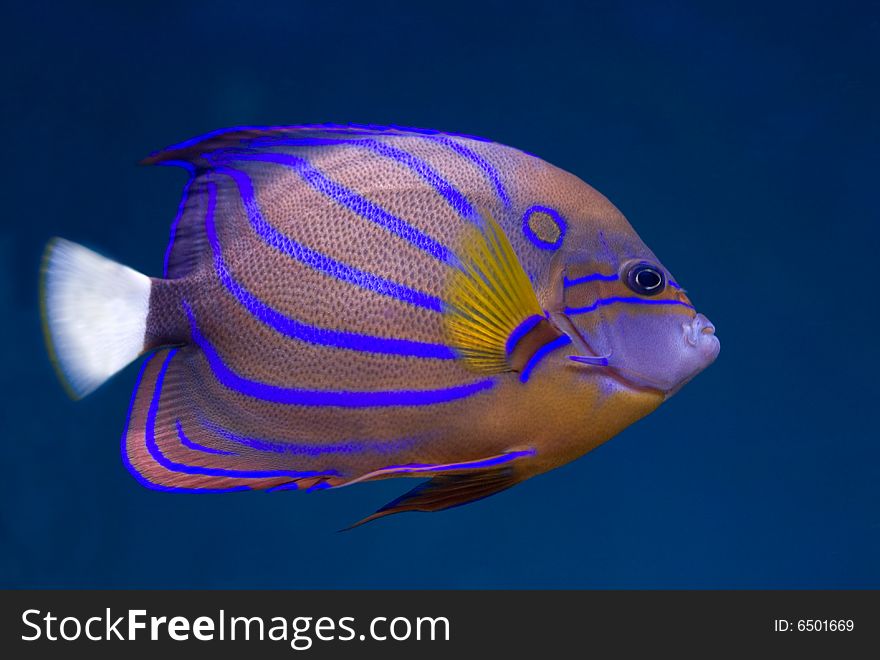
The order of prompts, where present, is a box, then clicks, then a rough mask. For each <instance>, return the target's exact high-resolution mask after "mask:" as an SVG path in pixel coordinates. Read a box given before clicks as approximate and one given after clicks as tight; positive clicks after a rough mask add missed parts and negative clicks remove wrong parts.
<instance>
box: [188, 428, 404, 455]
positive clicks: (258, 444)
mask: <svg viewBox="0 0 880 660" xmlns="http://www.w3.org/2000/svg"><path fill="white" fill-rule="evenodd" d="M201 424H202V426H203V427H204V428H205V429H207V430H208V431H211V432H212V433H215V434H216V435H219V436H220V437H221V438H223V439H224V440H229V441H230V442H234V443H236V444H240V445H243V446H245V447H248V448H250V449H254V450H256V451H262V452H272V453H276V454H298V455H305V456H321V455H323V454H352V453H357V452H361V451H364V450H366V449H367V448H369V449H370V450H373V451H376V452H377V453H380V454H387V453H391V452H395V451H399V450H401V449H407V448H409V447H411V446H412V445H413V444H415V443H416V442H417V441H416V440H414V439H413V440H409V439H408V440H392V441H390V442H377V441H361V440H350V441H348V442H344V443H336V444H327V445H315V444H304V443H301V442H289V441H281V440H274V439H273V440H270V439H266V438H253V437H246V436H242V435H239V434H237V433H233V432H232V431H230V430H229V429H226V428H224V427H222V426H220V425H219V424H216V423H215V422H211V421H208V420H201Z"/></svg>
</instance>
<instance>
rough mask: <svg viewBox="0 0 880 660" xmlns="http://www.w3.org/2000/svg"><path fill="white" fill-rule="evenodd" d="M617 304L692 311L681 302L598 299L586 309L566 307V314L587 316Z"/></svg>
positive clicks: (689, 306)
mask: <svg viewBox="0 0 880 660" xmlns="http://www.w3.org/2000/svg"><path fill="white" fill-rule="evenodd" d="M618 303H622V304H626V305H681V306H682V307H687V308H688V309H694V306H693V305H688V304H687V303H686V302H682V301H681V300H646V299H644V298H618V297H613V298H599V300H597V301H596V302H594V303H593V304H592V305H587V306H586V307H566V308H565V310H564V311H565V313H566V314H588V313H590V312H594V311H596V310H597V309H599V308H600V307H607V306H608V305H616V304H618Z"/></svg>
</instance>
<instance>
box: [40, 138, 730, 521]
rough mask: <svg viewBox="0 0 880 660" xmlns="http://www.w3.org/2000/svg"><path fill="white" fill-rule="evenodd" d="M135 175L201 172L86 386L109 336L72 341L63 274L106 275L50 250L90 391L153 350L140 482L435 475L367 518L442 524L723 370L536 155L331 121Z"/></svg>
mask: <svg viewBox="0 0 880 660" xmlns="http://www.w3.org/2000/svg"><path fill="white" fill-rule="evenodd" d="M146 162H147V163H151V164H158V165H175V166H180V167H183V168H185V169H186V170H187V171H188V172H189V174H190V180H189V182H188V183H187V185H186V188H185V191H184V196H183V200H182V201H181V205H180V209H179V212H178V216H177V218H176V219H175V221H174V223H173V225H172V232H171V242H170V244H169V247H168V250H167V253H166V257H165V264H164V273H163V277H162V278H151V279H149V280H148V282H147V283H145V282H144V279H142V278H144V276H141V275H140V274H137V273H134V271H130V272H128V270H127V269H126V270H124V271H120V273H121V274H119V276H118V277H116V278H115V280H114V281H115V282H116V283H117V286H122V285H123V284H125V283H126V282H127V283H128V286H127V289H126V290H123V291H113V292H111V293H110V294H108V293H107V292H105V291H99V292H98V293H96V294H95V295H97V296H98V297H99V298H102V299H104V300H106V299H107V298H108V295H109V297H110V298H113V299H115V300H117V301H118V302H119V304H118V305H117V306H116V309H115V311H114V312H113V316H114V319H113V322H112V323H104V325H105V326H108V327H109V326H113V327H117V328H118V327H120V326H123V327H125V328H126V329H125V332H124V333H123V334H124V336H125V337H128V338H129V339H128V342H127V346H126V347H125V350H123V349H119V350H118V351H116V352H119V354H120V355H119V357H118V358H114V359H115V362H114V359H109V358H108V360H109V362H108V364H106V365H103V366H102V368H101V369H97V370H94V369H92V371H94V372H95V373H89V369H90V368H91V365H92V363H93V362H94V361H95V360H96V359H97V358H95V357H89V358H88V359H86V358H83V357H82V355H83V354H84V353H87V352H89V351H93V346H94V344H95V343H96V341H97V343H98V344H100V343H105V344H108V345H111V346H115V345H116V344H117V343H118V341H117V340H116V339H114V338H113V337H109V338H106V337H104V335H100V336H99V337H97V338H96V335H95V331H94V330H92V331H90V334H89V333H83V332H79V333H77V332H75V331H72V330H69V326H70V325H71V323H70V321H69V319H67V317H66V316H65V313H64V310H65V309H66V307H65V306H67V307H69V306H70V305H69V302H68V301H69V299H70V298H69V297H70V296H71V295H72V294H69V293H67V294H65V293H64V292H65V291H67V288H65V287H68V285H66V284H65V282H68V283H69V282H70V281H71V280H76V279H77V278H82V277H87V278H89V279H90V280H94V278H95V275H94V274H93V273H92V271H88V270H87V272H85V273H84V274H80V273H78V272H76V268H75V267H72V266H69V264H71V263H72V264H74V266H76V264H77V263H79V261H82V259H83V258H84V257H82V258H80V257H77V256H76V255H77V254H79V253H78V252H77V250H83V249H82V248H78V246H75V245H74V244H69V243H67V242H55V243H52V244H50V248H49V250H48V251H47V257H46V260H45V264H46V267H45V268H44V287H43V289H44V291H45V292H46V294H45V302H44V306H43V307H44V309H45V310H46V312H45V318H46V324H45V326H46V328H47V338H48V340H49V345H50V350H52V351H53V352H54V353H55V355H56V356H57V364H58V365H59V369H60V371H61V372H62V374H63V378H64V379H66V380H67V381H68V384H69V385H70V388H71V389H72V390H73V392H74V393H75V394H77V395H84V394H86V393H88V391H90V390H91V389H94V387H96V386H97V385H98V384H100V382H101V381H102V380H103V379H105V378H106V377H107V375H109V374H108V372H109V373H112V372H113V370H114V367H116V363H117V362H121V363H122V364H124V363H125V358H126V357H128V358H129V359H131V358H133V357H135V356H136V355H137V354H139V353H141V352H149V353H151V356H150V357H149V359H148V360H147V361H146V362H145V363H144V365H143V367H142V370H141V373H140V376H139V379H138V385H137V386H136V388H135V393H134V395H133V399H132V405H131V410H130V412H129V418H128V422H127V425H126V431H125V438H124V447H123V459H124V462H125V464H126V466H127V467H128V468H129V469H130V471H131V472H132V474H134V476H135V477H136V478H137V479H138V480H139V481H140V482H141V483H143V484H144V485H146V486H148V487H151V488H156V489H160V490H185V491H210V492H215V491H228V490H244V489H255V488H256V489H268V490H272V489H290V488H296V489H307V490H308V489H316V488H326V487H338V486H343V485H349V484H352V483H357V482H359V481H364V480H368V479H381V478H389V477H400V476H410V477H431V480H430V481H429V482H427V483H426V484H422V485H421V486H419V487H417V488H416V489H414V490H413V491H411V492H410V493H408V494H407V495H405V496H404V497H403V498H400V499H399V500H396V501H395V502H392V503H391V504H390V505H388V506H387V507H385V508H383V509H381V510H380V511H379V512H377V514H374V516H371V517H370V518H368V519H371V518H373V517H378V516H381V515H387V514H388V513H394V512H397V511H406V510H437V509H443V508H448V507H449V506H453V505H456V504H461V503H465V502H468V501H472V500H474V499H479V498H481V497H485V496H486V495H489V494H492V493H494V492H498V491H499V490H503V489H504V488H507V487H509V486H512V485H514V484H516V483H518V482H520V481H522V480H524V479H526V478H528V477H531V476H533V475H535V474H538V473H541V472H545V471H547V470H550V469H552V468H554V467H557V466H559V465H562V464H564V463H566V462H568V461H571V460H573V459H575V458H577V457H578V456H580V455H582V454H584V453H586V452H587V451H589V450H590V449H592V448H594V447H596V446H597V445H599V444H601V443H603V442H605V441H607V440H608V439H610V438H611V437H613V436H614V435H616V434H617V433H618V432H620V431H621V430H622V429H624V428H625V427H626V426H628V425H630V424H632V423H633V422H635V421H636V420H638V419H639V418H641V417H643V416H644V415H646V414H648V413H650V412H651V411H652V410H654V409H655V408H656V407H657V406H659V405H660V404H661V403H662V402H663V401H664V399H665V398H666V397H667V396H669V395H670V394H671V393H672V392H674V391H676V390H677V388H679V387H680V386H681V385H682V384H683V383H684V382H686V381H687V380H689V379H690V378H692V377H693V376H694V375H695V374H696V373H697V372H698V371H700V370H701V369H702V368H704V367H705V366H707V365H708V364H709V363H710V362H711V361H712V360H714V358H715V356H716V355H717V353H718V341H717V339H716V338H715V337H714V327H713V326H711V324H710V323H709V322H708V320H706V319H705V317H703V316H702V315H698V314H696V312H695V311H694V309H693V306H692V304H691V303H690V301H689V300H688V298H687V296H686V295H685V294H684V291H683V290H682V289H681V288H680V286H679V285H678V284H677V283H676V282H675V281H674V279H673V278H672V276H671V274H669V272H668V271H667V270H666V269H665V268H663V266H662V265H660V263H659V261H658V260H657V258H656V257H655V256H654V255H653V253H651V252H650V250H649V249H648V248H647V247H646V246H645V245H644V244H643V243H642V241H641V240H640V239H639V237H638V236H637V234H636V233H635V232H634V231H633V229H632V228H631V226H630V225H629V223H628V222H627V220H626V219H625V218H624V216H623V215H622V214H621V213H620V212H619V211H618V210H617V209H616V208H615V207H614V206H613V205H612V204H611V203H610V202H609V201H608V200H607V199H605V198H604V197H603V196H602V195H601V194H599V193H598V192H597V191H595V190H594V189H593V188H591V187H590V186H589V185H587V184H586V183H584V182H583V181H581V180H580V179H578V178H577V177H575V176H573V175H571V174H569V173H567V172H564V171H563V170H560V169H559V168H556V167H554V166H552V165H550V164H548V163H546V162H544V161H543V160H541V159H539V158H536V157H534V156H531V155H528V154H526V153H524V152H522V151H519V150H516V149H513V148H510V147H506V146H503V145H499V144H496V143H493V142H487V141H484V140H481V139H476V138H470V137H465V136H458V135H453V134H445V133H438V132H434V131H417V130H414V129H396V128H383V127H370V126H364V127H356V126H333V125H322V126H300V127H272V128H242V129H230V130H226V131H218V132H216V133H213V134H209V135H207V136H203V137H201V138H196V139H194V140H190V141H187V142H185V143H181V144H179V145H175V146H172V147H169V148H167V149H165V150H163V151H161V152H158V153H157V154H154V155H152V156H150V157H149V158H148V159H147V160H146ZM65 264H67V265H65ZM113 266H117V267H118V268H121V269H124V267H121V266H118V264H113ZM132 273H133V275H132ZM123 275H124V276H123ZM136 276H137V277H136ZM68 288H69V287H68ZM132 291H133V292H134V293H132ZM65 295H67V296H68V297H67V298H65ZM77 295H80V296H81V295H83V294H77ZM90 295H91V294H90ZM145 296H146V298H147V299H148V300H147V303H146V312H144V297H145ZM92 297H94V295H93V296H92ZM132 301H135V303H136V304H134V303H132ZM83 304H88V300H87V301H86V303H83V302H82V301H80V303H79V307H80V308H82V306H83ZM102 309H103V308H102ZM102 315H104V316H106V312H102V313H101V314H98V316H99V317H101V316H102ZM68 316H69V314H68ZM66 319H67V320H66ZM131 319H135V322H132V320H131ZM132 324H133V325H134V327H131V328H128V326H130V325H132ZM119 332H120V331H118V330H117V334H119ZM104 334H105V335H106V332H105V333H104ZM101 338H103V342H102V341H101V340H100V339H101ZM132 338H133V339H132ZM134 345H136V349H137V350H134V351H133V348H132V346H134ZM126 351H127V353H126ZM110 353H111V354H112V353H113V351H110ZM132 353H133V354H132ZM110 357H113V356H112V355H111V356H110ZM83 363H84V364H83Z"/></svg>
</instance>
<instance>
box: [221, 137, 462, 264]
mask: <svg viewBox="0 0 880 660" xmlns="http://www.w3.org/2000/svg"><path fill="white" fill-rule="evenodd" d="M229 158H230V159H231V160H235V161H256V162H261V163H274V164H276V165H282V166H284V167H289V168H290V169H292V170H293V171H295V172H296V173H297V174H299V176H300V177H301V178H302V180H303V181H305V182H306V183H307V184H309V185H310V186H311V187H312V188H314V189H315V190H317V191H318V192H320V193H321V194H323V195H325V196H327V197H329V198H330V199H332V200H333V201H335V202H337V203H338V204H340V205H341V206H344V207H345V208H347V209H349V210H351V211H353V212H354V213H356V214H357V215H359V216H360V217H362V218H364V219H365V220H368V221H369V222H372V223H374V224H376V225H378V226H380V227H382V228H383V229H386V230H387V231H388V232H390V233H391V234H394V235H395V236H398V237H399V238H402V239H403V240H405V241H407V242H409V243H411V244H412V245H414V246H415V247H417V248H419V249H420V250H422V251H424V252H426V253H427V254H430V255H431V256H432V257H434V258H435V259H437V260H438V261H441V262H443V263H445V264H453V263H455V260H454V258H453V256H452V253H451V252H450V250H449V248H447V247H446V246H445V245H442V244H441V243H439V242H437V241H436V240H434V239H433V238H431V237H430V236H428V235H427V234H424V233H423V232H421V231H419V230H418V229H416V228H415V227H413V226H412V225H410V224H408V223H406V222H405V221H404V220H401V219H400V218H398V217H397V216H394V215H392V214H391V213H389V212H388V211H386V210H385V209H383V208H382V207H381V206H379V205H378V204H374V203H373V202H371V201H369V200H368V199H366V198H364V197H361V196H360V195H358V194H357V193H355V192H354V191H352V190H349V189H348V188H346V187H345V186H343V185H341V184H339V183H337V182H336V181H333V180H332V179H328V178H327V177H326V176H325V175H324V174H323V173H322V172H320V171H319V170H317V169H316V168H315V167H313V166H312V165H311V163H309V161H307V160H306V159H305V158H300V157H299V156H293V155H290V154H229ZM224 173H225V172H224Z"/></svg>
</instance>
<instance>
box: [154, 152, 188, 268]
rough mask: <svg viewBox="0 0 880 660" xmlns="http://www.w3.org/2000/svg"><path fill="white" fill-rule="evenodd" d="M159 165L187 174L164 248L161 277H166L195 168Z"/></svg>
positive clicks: (181, 164)
mask: <svg viewBox="0 0 880 660" xmlns="http://www.w3.org/2000/svg"><path fill="white" fill-rule="evenodd" d="M160 164H161V165H165V166H169V167H183V168H184V169H185V170H186V171H187V172H189V180H188V181H187V182H186V184H185V185H184V186H183V196H182V197H181V198H180V204H179V205H178V207H177V215H176V216H174V221H173V222H172V223H171V232H170V233H171V236H170V237H169V238H168V247H167V248H165V259H164V261H163V262H162V277H165V278H167V277H168V262H169V260H170V259H171V250H172V249H174V240H175V238H176V237H177V228H178V226H179V225H180V219H181V218H182V217H183V211H184V208H185V207H186V202H187V200H188V199H189V191H190V188H191V187H192V184H193V181H194V180H195V178H196V168H195V167H194V166H193V165H191V164H190V163H187V162H185V161H182V160H169V161H164V162H162V163H160Z"/></svg>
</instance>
